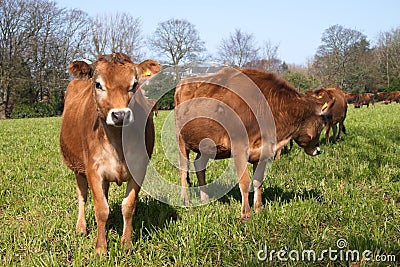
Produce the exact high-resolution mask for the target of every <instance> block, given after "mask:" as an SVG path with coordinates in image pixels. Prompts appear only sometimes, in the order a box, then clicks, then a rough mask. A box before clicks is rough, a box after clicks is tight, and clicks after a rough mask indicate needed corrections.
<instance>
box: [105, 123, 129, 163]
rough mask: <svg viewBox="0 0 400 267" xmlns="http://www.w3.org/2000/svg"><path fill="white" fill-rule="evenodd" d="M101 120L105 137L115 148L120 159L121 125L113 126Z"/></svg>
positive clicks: (121, 150) (121, 156)
mask: <svg viewBox="0 0 400 267" xmlns="http://www.w3.org/2000/svg"><path fill="white" fill-rule="evenodd" d="M101 122H102V126H103V127H102V128H103V129H104V133H105V138H107V140H108V142H109V143H110V144H111V146H112V147H113V148H114V149H115V151H116V152H117V154H118V157H119V158H120V160H122V159H123V158H124V155H123V148H122V127H114V126H110V125H107V124H106V122H105V121H103V120H102V121H101Z"/></svg>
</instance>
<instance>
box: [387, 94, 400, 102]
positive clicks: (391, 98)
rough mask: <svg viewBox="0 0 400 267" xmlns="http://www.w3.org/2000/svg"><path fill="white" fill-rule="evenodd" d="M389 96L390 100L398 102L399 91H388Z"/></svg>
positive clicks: (399, 100)
mask: <svg viewBox="0 0 400 267" xmlns="http://www.w3.org/2000/svg"><path fill="white" fill-rule="evenodd" d="M389 97H390V101H391V102H397V103H399V104H400V92H390V93H389Z"/></svg>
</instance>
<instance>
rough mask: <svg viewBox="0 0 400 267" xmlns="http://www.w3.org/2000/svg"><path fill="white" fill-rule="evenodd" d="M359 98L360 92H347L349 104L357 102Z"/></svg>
mask: <svg viewBox="0 0 400 267" xmlns="http://www.w3.org/2000/svg"><path fill="white" fill-rule="evenodd" d="M357 100H358V94H356V93H348V94H346V101H347V104H354V103H357Z"/></svg>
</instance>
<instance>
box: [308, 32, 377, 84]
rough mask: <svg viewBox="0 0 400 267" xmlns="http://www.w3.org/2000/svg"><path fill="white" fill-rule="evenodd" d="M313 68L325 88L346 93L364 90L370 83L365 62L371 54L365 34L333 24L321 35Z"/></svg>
mask: <svg viewBox="0 0 400 267" xmlns="http://www.w3.org/2000/svg"><path fill="white" fill-rule="evenodd" d="M321 40H322V45H320V46H319V47H318V49H317V53H316V56H315V58H314V64H313V69H314V71H315V72H316V73H315V74H316V76H317V77H319V78H320V80H321V82H322V84H323V86H327V87H340V88H342V89H343V90H346V91H364V90H365V89H366V87H367V86H368V85H367V81H368V77H367V76H368V74H367V72H368V66H367V62H366V61H365V60H363V59H366V58H368V57H369V55H370V49H369V42H368V41H367V38H366V36H365V35H363V34H362V33H361V32H359V31H357V30H353V29H347V28H344V27H343V26H340V25H334V26H331V27H329V28H328V29H326V30H325V31H324V33H323V35H322V39H321Z"/></svg>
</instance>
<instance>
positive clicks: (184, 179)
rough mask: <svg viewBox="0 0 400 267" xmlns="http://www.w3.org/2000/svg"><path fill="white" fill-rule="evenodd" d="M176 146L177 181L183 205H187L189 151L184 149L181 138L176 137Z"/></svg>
mask: <svg viewBox="0 0 400 267" xmlns="http://www.w3.org/2000/svg"><path fill="white" fill-rule="evenodd" d="M178 146H179V152H178V153H179V159H178V172H179V179H180V180H181V194H182V197H183V199H184V201H185V205H189V197H188V194H187V190H186V188H187V184H188V180H189V150H188V149H186V146H185V142H184V141H183V140H182V137H181V136H178Z"/></svg>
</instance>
